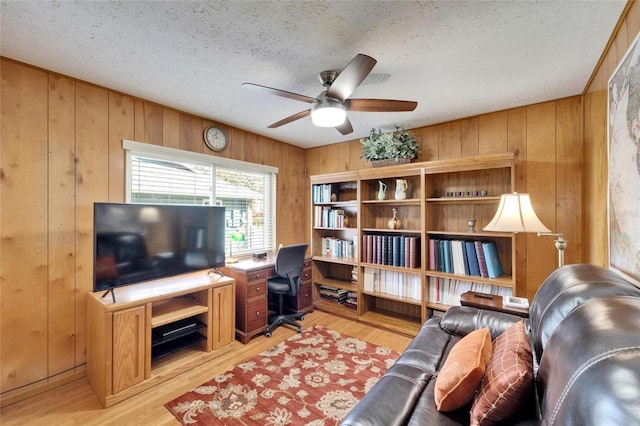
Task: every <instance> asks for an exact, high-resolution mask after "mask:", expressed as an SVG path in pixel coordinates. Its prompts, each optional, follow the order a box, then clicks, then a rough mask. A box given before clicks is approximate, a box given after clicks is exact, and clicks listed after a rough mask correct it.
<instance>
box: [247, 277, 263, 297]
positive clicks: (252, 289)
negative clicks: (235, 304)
mask: <svg viewBox="0 0 640 426" xmlns="http://www.w3.org/2000/svg"><path fill="white" fill-rule="evenodd" d="M266 294H267V281H266V280H264V281H258V282H253V283H249V284H248V285H247V299H253V298H254V297H258V296H264V295H266Z"/></svg>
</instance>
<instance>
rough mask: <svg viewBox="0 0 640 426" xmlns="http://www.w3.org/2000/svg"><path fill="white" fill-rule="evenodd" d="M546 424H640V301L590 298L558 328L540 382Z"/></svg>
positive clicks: (547, 350) (542, 365) (542, 364)
mask: <svg viewBox="0 0 640 426" xmlns="http://www.w3.org/2000/svg"><path fill="white" fill-rule="evenodd" d="M536 382H537V389H538V392H539V398H540V401H541V406H540V410H541V414H542V417H543V419H542V420H543V424H547V425H569V424H571V425H582V426H591V425H593V426H596V425H604V424H616V425H638V424H640V409H638V407H640V299H638V298H636V297H629V296H626V297H623V296H620V297H610V298H600V299H592V300H589V301H586V302H584V303H583V304H581V305H580V306H579V307H577V308H575V309H574V310H573V311H572V312H571V313H570V314H569V315H568V316H567V318H566V319H565V320H564V321H562V323H560V324H559V325H558V327H557V329H556V332H555V333H554V334H553V335H552V336H551V337H550V338H549V341H548V342H547V345H546V347H545V350H544V353H543V354H542V359H541V361H540V368H539V370H538V375H537V377H536Z"/></svg>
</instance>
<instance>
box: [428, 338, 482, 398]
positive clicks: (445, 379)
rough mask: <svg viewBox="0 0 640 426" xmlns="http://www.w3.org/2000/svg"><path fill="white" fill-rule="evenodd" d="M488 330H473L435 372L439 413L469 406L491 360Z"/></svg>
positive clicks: (457, 344) (461, 340) (435, 393)
mask: <svg viewBox="0 0 640 426" xmlns="http://www.w3.org/2000/svg"><path fill="white" fill-rule="evenodd" d="M491 350H492V347H491V333H490V332H489V329H488V328H481V329H479V330H474V331H472V332H471V333H469V334H467V335H466V336H465V337H463V338H462V339H460V341H459V342H458V343H456V345H455V346H454V347H453V348H452V349H451V352H450V353H449V356H448V357H447V359H446V361H445V362H444V365H443V366H442V368H441V369H440V371H439V373H438V377H437V378H436V385H435V392H434V396H435V402H436V408H437V409H438V411H453V410H456V409H458V408H460V407H462V406H464V405H466V404H468V403H469V401H471V400H472V399H473V396H474V395H475V393H476V389H477V388H478V386H479V385H480V382H481V380H482V376H483V375H484V372H485V368H486V367H487V363H488V362H489V359H490V357H491Z"/></svg>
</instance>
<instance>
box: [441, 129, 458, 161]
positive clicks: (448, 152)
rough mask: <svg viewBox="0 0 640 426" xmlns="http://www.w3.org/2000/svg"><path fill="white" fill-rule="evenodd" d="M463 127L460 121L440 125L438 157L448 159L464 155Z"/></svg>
mask: <svg viewBox="0 0 640 426" xmlns="http://www.w3.org/2000/svg"><path fill="white" fill-rule="evenodd" d="M461 132H462V127H461V123H460V121H452V122H449V123H444V124H441V125H439V126H438V159H439V160H447V159H450V158H460V157H461V156H462V140H461Z"/></svg>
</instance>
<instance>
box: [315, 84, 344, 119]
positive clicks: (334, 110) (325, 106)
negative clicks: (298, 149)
mask: <svg viewBox="0 0 640 426" xmlns="http://www.w3.org/2000/svg"><path fill="white" fill-rule="evenodd" d="M345 118H347V111H346V110H345V108H344V105H342V102H340V101H338V100H336V99H332V98H329V97H327V96H326V94H325V92H323V93H322V94H320V96H318V98H317V99H316V100H315V101H314V102H313V104H312V105H311V121H312V122H313V124H315V125H316V126H318V127H336V126H339V125H341V124H342V123H344V120H345Z"/></svg>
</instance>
